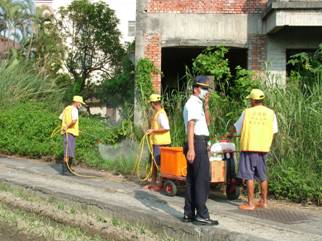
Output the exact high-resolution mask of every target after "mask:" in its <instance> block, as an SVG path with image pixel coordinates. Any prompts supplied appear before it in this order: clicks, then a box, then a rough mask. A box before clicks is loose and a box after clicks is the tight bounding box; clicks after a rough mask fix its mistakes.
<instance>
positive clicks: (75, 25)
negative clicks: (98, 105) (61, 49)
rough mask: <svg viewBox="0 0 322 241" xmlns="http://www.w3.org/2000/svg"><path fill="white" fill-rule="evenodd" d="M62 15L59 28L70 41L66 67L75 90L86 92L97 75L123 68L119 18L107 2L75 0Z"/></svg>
mask: <svg viewBox="0 0 322 241" xmlns="http://www.w3.org/2000/svg"><path fill="white" fill-rule="evenodd" d="M59 15H60V19H59V21H58V28H59V31H60V33H61V35H62V38H63V39H64V41H65V43H67V53H66V56H65V57H66V59H65V66H66V69H67V70H68V72H69V73H70V75H71V76H72V77H73V80H74V87H73V89H74V93H82V94H85V95H87V94H89V93H90V92H89V91H88V90H86V88H87V87H89V86H90V81H89V80H90V78H92V77H94V74H95V78H97V79H101V78H102V76H110V77H111V76H113V75H114V74H115V73H116V72H118V70H119V68H121V61H122V58H123V56H124V49H123V48H122V45H121V44H120V32H119V30H118V29H117V24H118V19H117V18H116V16H115V14H114V11H113V10H112V9H110V8H109V6H108V5H107V4H106V3H103V2H96V3H90V2H89V1H88V0H75V1H73V2H72V3H71V5H69V6H67V7H65V8H61V9H60V11H59ZM86 93H87V94H86ZM87 97H89V96H87Z"/></svg>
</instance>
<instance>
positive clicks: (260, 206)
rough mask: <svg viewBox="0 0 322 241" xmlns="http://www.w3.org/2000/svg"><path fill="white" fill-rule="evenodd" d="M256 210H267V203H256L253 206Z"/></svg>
mask: <svg viewBox="0 0 322 241" xmlns="http://www.w3.org/2000/svg"><path fill="white" fill-rule="evenodd" d="M255 206H256V208H267V206H268V205H267V203H266V204H264V203H263V202H261V201H258V202H257V203H256V204H255Z"/></svg>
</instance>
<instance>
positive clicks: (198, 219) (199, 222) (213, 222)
mask: <svg viewBox="0 0 322 241" xmlns="http://www.w3.org/2000/svg"><path fill="white" fill-rule="evenodd" d="M194 224H196V225H218V224H219V222H218V221H217V220H212V219H210V218H201V217H198V216H197V217H196V218H195V220H194Z"/></svg>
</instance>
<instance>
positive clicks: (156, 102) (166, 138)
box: [146, 94, 171, 191]
mask: <svg viewBox="0 0 322 241" xmlns="http://www.w3.org/2000/svg"><path fill="white" fill-rule="evenodd" d="M149 102H150V104H151V107H152V109H153V116H152V118H151V119H150V129H148V130H147V131H146V134H148V135H150V143H151V145H152V151H153V157H151V159H152V160H151V162H152V163H151V164H152V177H151V178H152V180H151V184H150V185H148V186H146V188H148V189H151V190H154V191H159V190H160V189H161V183H159V184H158V183H157V174H158V173H157V169H158V168H159V167H160V152H161V151H160V147H162V146H169V145H170V144H171V137H170V126H169V119H168V116H167V113H166V112H165V110H164V109H163V108H162V106H161V96H160V95H158V94H152V95H151V96H150V98H149Z"/></svg>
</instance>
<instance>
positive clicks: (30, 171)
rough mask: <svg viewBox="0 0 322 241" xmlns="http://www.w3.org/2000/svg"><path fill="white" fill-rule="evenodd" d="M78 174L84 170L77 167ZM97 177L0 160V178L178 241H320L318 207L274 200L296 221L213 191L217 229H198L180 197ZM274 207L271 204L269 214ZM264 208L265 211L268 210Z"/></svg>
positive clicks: (321, 216) (320, 210) (47, 165)
mask: <svg viewBox="0 0 322 241" xmlns="http://www.w3.org/2000/svg"><path fill="white" fill-rule="evenodd" d="M78 171H79V172H85V171H86V172H89V171H88V170H85V169H78ZM99 174H100V175H101V177H99V178H95V179H84V178H79V177H74V176H61V175H60V174H59V166H58V165H55V164H52V163H45V162H41V161H37V160H27V159H13V158H5V157H4V158H0V180H2V181H7V182H11V183H14V184H18V185H22V186H25V187H27V188H32V189H34V190H37V191H40V192H43V193H46V194H48V195H55V196H59V197H62V198H66V199H71V200H74V201H79V202H82V203H86V204H88V205H96V206H98V207H100V208H102V209H103V210H104V211H105V212H109V213H110V214H111V215H114V216H117V217H118V218H122V219H124V220H127V221H130V222H136V223H140V224H144V225H145V226H147V227H148V228H150V229H152V230H153V231H155V232H159V233H167V235H169V236H170V237H175V238H177V239H181V240H274V241H279V240H280V241H293V240H294V241H298V240H301V241H306V240H307V241H309V240H310V241H311V240H314V241H318V240H322V229H321V227H322V208H318V207H317V208H314V210H311V209H305V208H301V207H300V206H297V205H294V206H292V207H288V206H289V205H280V204H276V208H280V209H284V210H286V211H287V212H289V213H290V212H291V213H293V214H294V213H295V214H294V215H304V216H305V217H306V219H302V220H299V221H298V222H290V223H287V222H280V221H279V220H278V219H272V218H267V216H265V215H264V216H260V215H259V216H258V215H247V214H245V213H242V212H240V211H238V205H239V204H240V203H241V200H238V201H233V202H232V201H227V200H226V199H225V198H224V197H222V196H218V195H214V196H213V195H212V197H211V199H209V200H208V202H207V206H208V208H209V210H210V213H211V217H212V218H215V219H218V220H219V222H220V225H219V226H218V227H200V226H195V225H193V224H184V223H182V222H181V221H180V219H181V217H182V215H183V213H182V208H183V204H184V199H183V197H181V196H175V197H168V196H165V195H162V194H160V193H157V192H150V191H146V190H144V189H143V188H142V186H140V185H138V184H137V183H134V182H131V181H128V180H126V179H125V178H124V177H122V176H113V175H111V174H109V173H107V172H100V173H99ZM276 208H274V207H271V209H272V212H271V213H273V212H274V210H275V212H276ZM265 212H267V213H270V212H269V209H268V210H265Z"/></svg>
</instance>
